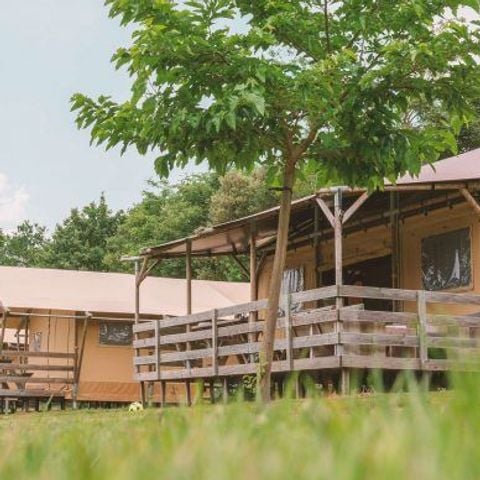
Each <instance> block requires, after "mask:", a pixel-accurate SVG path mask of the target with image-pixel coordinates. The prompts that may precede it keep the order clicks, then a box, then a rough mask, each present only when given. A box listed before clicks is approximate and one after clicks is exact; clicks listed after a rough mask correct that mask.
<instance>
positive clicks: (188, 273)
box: [185, 238, 193, 406]
mask: <svg viewBox="0 0 480 480" xmlns="http://www.w3.org/2000/svg"><path fill="white" fill-rule="evenodd" d="M185 247H186V248H185V279H186V281H187V302H186V303H187V315H191V314H192V276H193V275H192V241H191V240H190V239H189V238H188V239H187V241H186V245H185ZM185 330H186V333H190V331H191V326H190V324H189V323H187V325H186V327H185ZM186 347H187V348H186V349H187V351H188V350H190V349H191V345H190V342H187V343H186ZM186 367H187V370H188V375H190V368H191V362H190V360H187V361H186ZM185 399H186V403H187V405H188V406H190V405H191V404H192V392H191V388H190V379H187V380H185Z"/></svg>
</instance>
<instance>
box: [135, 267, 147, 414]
mask: <svg viewBox="0 0 480 480" xmlns="http://www.w3.org/2000/svg"><path fill="white" fill-rule="evenodd" d="M141 283H142V280H141V272H140V262H139V260H135V313H134V322H135V324H138V323H139V322H140V285H141ZM135 340H138V333H136V334H135ZM139 355H140V349H139V348H135V357H138V356H139ZM135 372H136V374H137V375H139V374H140V373H141V372H140V365H136V366H135ZM140 399H141V402H142V405H143V406H144V407H145V382H143V380H140Z"/></svg>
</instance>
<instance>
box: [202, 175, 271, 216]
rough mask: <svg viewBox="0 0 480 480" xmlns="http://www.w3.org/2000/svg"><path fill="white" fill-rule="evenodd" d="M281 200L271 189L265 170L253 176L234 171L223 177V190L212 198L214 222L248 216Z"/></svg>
mask: <svg viewBox="0 0 480 480" xmlns="http://www.w3.org/2000/svg"><path fill="white" fill-rule="evenodd" d="M277 201H278V196H277V195H275V194H274V192H272V191H271V190H269V189H268V188H267V185H266V182H265V173H264V171H263V170H261V169H257V170H255V171H254V172H252V174H251V175H244V174H243V173H242V172H240V171H238V170H232V171H230V172H227V173H226V174H225V175H224V176H223V177H221V178H220V188H219V189H218V191H217V192H215V193H214V195H213V196H212V199H211V202H210V215H209V217H210V221H211V222H212V223H213V224H216V223H223V222H228V221H229V220H234V219H237V218H241V217H245V216H247V215H251V214H253V213H257V212H260V211H262V210H265V209H267V208H270V207H273V206H275V205H276V204H277Z"/></svg>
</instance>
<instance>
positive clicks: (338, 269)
mask: <svg viewBox="0 0 480 480" xmlns="http://www.w3.org/2000/svg"><path fill="white" fill-rule="evenodd" d="M317 200H318V199H317ZM320 208H321V207H320ZM334 209H335V217H334V221H333V228H334V229H335V232H334V236H335V285H337V287H338V286H340V285H343V265H342V263H343V262H342V257H343V251H342V250H343V249H342V225H343V223H342V216H343V211H342V191H341V190H340V189H338V190H337V191H336V192H335V203H334ZM340 306H341V305H340Z"/></svg>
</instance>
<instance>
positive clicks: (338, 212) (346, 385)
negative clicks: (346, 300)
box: [333, 187, 350, 395]
mask: <svg viewBox="0 0 480 480" xmlns="http://www.w3.org/2000/svg"><path fill="white" fill-rule="evenodd" d="M333 205H334V237H335V285H336V287H337V289H338V292H337V300H336V307H337V325H336V331H337V333H338V343H337V346H336V347H335V350H336V351H335V354H336V356H337V357H338V358H339V359H340V392H341V393H342V394H343V395H346V394H348V393H349V391H350V371H349V370H348V369H346V368H343V366H342V363H343V362H342V356H343V345H342V331H343V325H342V319H341V313H340V312H341V308H342V307H343V298H342V297H341V296H340V289H341V287H342V285H343V239H342V237H343V209H342V189H341V187H339V188H337V189H336V190H335V197H334V204H333Z"/></svg>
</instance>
